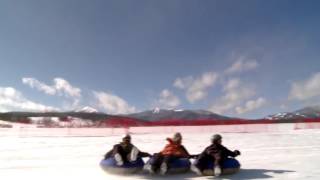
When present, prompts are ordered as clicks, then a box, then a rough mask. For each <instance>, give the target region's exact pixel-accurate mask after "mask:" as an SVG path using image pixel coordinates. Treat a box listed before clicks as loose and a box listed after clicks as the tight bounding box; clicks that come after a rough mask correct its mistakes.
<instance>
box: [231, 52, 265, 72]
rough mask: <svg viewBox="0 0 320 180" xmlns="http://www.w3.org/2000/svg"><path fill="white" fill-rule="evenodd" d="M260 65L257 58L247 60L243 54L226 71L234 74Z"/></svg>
mask: <svg viewBox="0 0 320 180" xmlns="http://www.w3.org/2000/svg"><path fill="white" fill-rule="evenodd" d="M258 66H259V64H258V62H257V61H256V60H246V59H245V57H244V56H241V57H240V58H239V59H238V60H237V61H235V62H234V63H233V64H232V65H231V66H230V67H229V68H228V69H227V70H226V71H225V73H227V74H234V73H239V72H244V71H249V70H253V69H256V68H257V67H258Z"/></svg>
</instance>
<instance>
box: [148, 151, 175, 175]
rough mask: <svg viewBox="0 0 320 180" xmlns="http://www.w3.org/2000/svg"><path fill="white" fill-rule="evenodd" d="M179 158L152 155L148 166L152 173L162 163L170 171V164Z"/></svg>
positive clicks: (158, 154)
mask: <svg viewBox="0 0 320 180" xmlns="http://www.w3.org/2000/svg"><path fill="white" fill-rule="evenodd" d="M178 158H179V157H177V156H173V155H162V154H160V153H157V154H154V155H153V157H152V160H151V161H150V165H151V168H152V170H153V171H158V170H159V169H160V166H161V164H162V163H166V164H167V167H168V169H170V163H171V162H172V161H174V160H176V159H178Z"/></svg>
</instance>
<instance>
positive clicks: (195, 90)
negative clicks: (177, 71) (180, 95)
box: [173, 72, 218, 103]
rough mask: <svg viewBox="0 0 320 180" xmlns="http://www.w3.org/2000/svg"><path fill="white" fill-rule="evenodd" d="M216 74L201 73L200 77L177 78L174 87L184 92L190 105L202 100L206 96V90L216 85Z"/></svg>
mask: <svg viewBox="0 0 320 180" xmlns="http://www.w3.org/2000/svg"><path fill="white" fill-rule="evenodd" d="M217 79H218V74H217V73H215V72H206V73H203V74H202V75H201V76H200V77H197V78H194V77H192V76H189V77H185V78H177V79H176V80H175V81H174V84H173V85H174V87H176V88H179V89H185V90H186V97H187V100H188V101H189V102H190V103H194V102H196V101H199V100H202V99H204V98H205V97H207V95H208V92H207V91H208V89H209V88H210V87H212V86H214V84H215V83H216V81H217Z"/></svg>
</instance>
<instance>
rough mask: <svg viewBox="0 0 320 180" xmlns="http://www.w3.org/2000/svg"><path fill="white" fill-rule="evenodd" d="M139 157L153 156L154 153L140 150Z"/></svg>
mask: <svg viewBox="0 0 320 180" xmlns="http://www.w3.org/2000/svg"><path fill="white" fill-rule="evenodd" d="M138 156H139V157H151V156H152V155H151V154H150V153H147V152H141V151H139V154H138Z"/></svg>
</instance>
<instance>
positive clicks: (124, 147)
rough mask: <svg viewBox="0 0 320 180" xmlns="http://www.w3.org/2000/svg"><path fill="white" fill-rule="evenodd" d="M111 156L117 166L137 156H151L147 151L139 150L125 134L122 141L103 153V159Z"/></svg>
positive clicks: (135, 158)
mask: <svg viewBox="0 0 320 180" xmlns="http://www.w3.org/2000/svg"><path fill="white" fill-rule="evenodd" d="M111 157H113V158H114V159H115V161H116V164H117V165H118V166H122V165H123V164H124V163H127V162H133V161H136V160H137V159H138V158H142V157H151V155H150V154H149V153H147V152H141V151H139V150H138V148H137V147H135V146H134V145H133V144H132V143H131V136H130V135H129V134H126V135H124V136H123V138H122V142H120V143H119V144H116V145H114V146H113V148H112V149H111V150H110V151H108V152H107V153H106V154H105V155H104V159H108V158H111Z"/></svg>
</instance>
